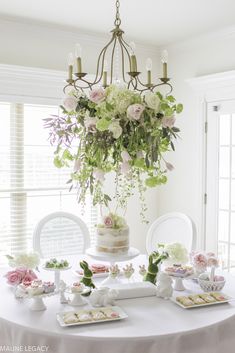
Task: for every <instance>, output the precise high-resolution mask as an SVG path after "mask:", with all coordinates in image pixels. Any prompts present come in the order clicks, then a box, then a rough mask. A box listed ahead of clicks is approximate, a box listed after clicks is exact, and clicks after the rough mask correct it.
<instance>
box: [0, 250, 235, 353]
mask: <svg viewBox="0 0 235 353" xmlns="http://www.w3.org/2000/svg"><path fill="white" fill-rule="evenodd" d="M82 258H83V259H84V258H86V257H82ZM78 261H79V259H77V261H76V265H75V266H74V269H75V268H76V269H77V268H78ZM88 261H89V262H90V263H92V262H93V261H92V260H88ZM132 262H133V264H134V265H135V267H136V268H137V267H138V264H143V263H144V262H146V256H144V255H141V256H139V257H138V258H136V259H134V260H132ZM123 264H124V263H123ZM40 278H42V279H48V278H50V275H49V273H48V272H46V271H43V270H41V273H40ZM62 278H64V279H65V280H66V281H67V282H69V283H72V282H74V281H75V280H76V277H75V276H74V275H73V273H72V271H68V272H64V273H63V275H62ZM51 279H52V278H51ZM0 281H1V302H0V347H3V346H5V347H11V348H12V350H8V351H9V352H10V351H16V349H15V350H13V349H14V347H21V351H22V352H24V351H27V352H29V351H30V350H31V351H32V348H29V347H34V350H35V351H36V349H37V351H41V352H42V351H44V352H49V353H65V352H69V353H110V352H112V353H212V352H213V353H221V352H223V353H234V347H235V303H233V302H231V303H229V304H222V305H217V306H210V307H204V308H196V309H191V310H189V309H188V310H185V309H182V308H181V307H179V306H177V305H176V304H174V303H173V302H171V301H170V300H164V299H161V298H157V297H145V298H137V299H128V300H127V299H126V300H119V301H117V302H116V305H118V306H120V307H122V308H123V309H124V311H125V312H126V313H127V314H128V318H127V319H125V320H121V321H116V322H110V323H100V324H94V325H86V326H77V327H75V326H74V327H67V328H62V327H60V326H59V324H58V322H57V321H56V315H55V314H56V313H57V312H60V311H69V310H71V307H70V306H68V305H66V304H60V303H59V297H58V296H57V295H56V296H53V297H49V298H46V299H45V303H46V305H47V310H45V311H40V312H34V311H30V310H29V308H28V304H29V303H28V301H27V300H24V301H20V300H16V299H15V298H14V296H13V294H12V289H11V288H10V286H8V285H7V284H6V283H5V282H6V279H5V278H3V277H2V276H1V279H0ZM185 286H186V287H187V289H188V291H196V292H199V291H200V288H199V286H198V285H197V284H195V283H193V282H192V281H191V280H188V281H185ZM224 292H225V293H227V294H229V295H231V296H234V297H235V280H234V277H232V276H231V275H229V276H228V281H227V283H226V285H225V287H224ZM178 293H179V292H178ZM178 293H174V295H178ZM182 294H183V292H180V295H182ZM84 308H85V307H84Z"/></svg>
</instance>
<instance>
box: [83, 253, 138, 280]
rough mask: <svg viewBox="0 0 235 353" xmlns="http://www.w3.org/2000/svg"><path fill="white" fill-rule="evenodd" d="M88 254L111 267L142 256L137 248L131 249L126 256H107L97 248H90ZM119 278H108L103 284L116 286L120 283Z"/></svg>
mask: <svg viewBox="0 0 235 353" xmlns="http://www.w3.org/2000/svg"><path fill="white" fill-rule="evenodd" d="M86 253H87V255H88V256H90V257H91V258H93V259H95V260H98V261H105V262H109V264H110V266H113V265H115V264H116V263H117V262H123V261H129V260H132V259H134V258H135V257H136V256H138V255H139V254H140V252H139V250H138V249H136V248H129V250H128V252H127V253H126V254H117V255H115V254H106V253H101V252H98V251H96V249H95V248H89V249H87V250H86ZM118 282H119V280H118V278H117V277H116V278H111V277H110V276H109V277H107V278H106V279H105V280H104V281H103V282H102V283H101V284H102V285H108V284H115V283H118Z"/></svg>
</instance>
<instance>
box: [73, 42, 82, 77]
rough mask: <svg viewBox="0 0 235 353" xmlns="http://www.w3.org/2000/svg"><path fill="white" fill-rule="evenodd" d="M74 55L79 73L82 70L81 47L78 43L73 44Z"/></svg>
mask: <svg viewBox="0 0 235 353" xmlns="http://www.w3.org/2000/svg"><path fill="white" fill-rule="evenodd" d="M75 57H76V62H77V73H78V74H80V73H81V72H82V47H81V45H80V44H79V43H77V44H76V46H75Z"/></svg>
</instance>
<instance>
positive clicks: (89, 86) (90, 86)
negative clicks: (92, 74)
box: [74, 78, 92, 91]
mask: <svg viewBox="0 0 235 353" xmlns="http://www.w3.org/2000/svg"><path fill="white" fill-rule="evenodd" d="M78 81H82V82H85V83H86V84H87V86H85V87H82V86H79V85H77V84H76V82H78ZM74 87H75V89H77V88H79V89H81V90H82V91H83V90H84V89H87V88H89V89H92V83H91V82H89V81H87V80H85V79H84V78H79V79H77V80H75V81H74Z"/></svg>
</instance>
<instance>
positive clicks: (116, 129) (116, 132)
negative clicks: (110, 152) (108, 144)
mask: <svg viewBox="0 0 235 353" xmlns="http://www.w3.org/2000/svg"><path fill="white" fill-rule="evenodd" d="M109 131H110V132H112V134H113V137H114V138H115V139H118V138H119V137H120V136H121V134H122V128H121V126H120V125H119V122H118V121H113V122H112V123H111V124H110V125H109Z"/></svg>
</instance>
